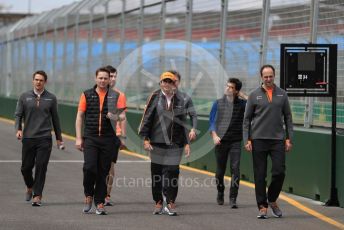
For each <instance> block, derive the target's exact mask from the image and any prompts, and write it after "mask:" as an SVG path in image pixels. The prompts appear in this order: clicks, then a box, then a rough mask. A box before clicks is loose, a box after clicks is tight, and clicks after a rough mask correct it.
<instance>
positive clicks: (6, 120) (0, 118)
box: [0, 117, 14, 124]
mask: <svg viewBox="0 0 344 230" xmlns="http://www.w3.org/2000/svg"><path fill="white" fill-rule="evenodd" d="M0 121H2V122H5V123H7V124H14V120H10V119H7V118H3V117H0Z"/></svg>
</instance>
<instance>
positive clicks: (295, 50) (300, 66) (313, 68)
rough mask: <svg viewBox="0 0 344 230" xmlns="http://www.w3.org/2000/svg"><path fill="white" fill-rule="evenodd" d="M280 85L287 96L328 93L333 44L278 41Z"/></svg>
mask: <svg viewBox="0 0 344 230" xmlns="http://www.w3.org/2000/svg"><path fill="white" fill-rule="evenodd" d="M280 67H281V71H280V75H281V88H282V89H284V90H286V91H287V93H288V95H290V96H324V97H326V96H327V97H329V96H332V95H333V93H334V90H335V89H336V78H337V45H333V44H281V65H280Z"/></svg>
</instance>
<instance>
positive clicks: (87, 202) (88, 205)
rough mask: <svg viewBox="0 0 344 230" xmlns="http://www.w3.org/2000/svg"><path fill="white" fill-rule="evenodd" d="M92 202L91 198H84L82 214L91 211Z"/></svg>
mask: <svg viewBox="0 0 344 230" xmlns="http://www.w3.org/2000/svg"><path fill="white" fill-rule="evenodd" d="M92 201H93V197H91V196H87V197H86V198H85V205H84V209H83V210H82V212H83V213H89V212H90V211H91V209H92Z"/></svg>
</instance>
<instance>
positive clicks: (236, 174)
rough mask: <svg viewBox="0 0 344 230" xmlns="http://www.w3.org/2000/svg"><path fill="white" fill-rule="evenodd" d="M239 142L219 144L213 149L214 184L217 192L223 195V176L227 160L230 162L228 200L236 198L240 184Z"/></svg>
mask: <svg viewBox="0 0 344 230" xmlns="http://www.w3.org/2000/svg"><path fill="white" fill-rule="evenodd" d="M240 143H241V142H240V141H236V142H221V144H220V145H217V146H216V147H215V157H216V164H217V167H216V174H215V178H216V184H217V191H218V192H219V193H223V192H224V190H225V185H224V179H223V178H224V176H225V172H226V168H227V160H228V157H229V161H230V172H231V175H232V179H231V187H230V192H229V197H230V198H236V197H237V196H238V190H239V183H240V155H241V144H240Z"/></svg>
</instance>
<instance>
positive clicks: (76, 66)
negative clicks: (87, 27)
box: [73, 12, 82, 97]
mask: <svg viewBox="0 0 344 230" xmlns="http://www.w3.org/2000/svg"><path fill="white" fill-rule="evenodd" d="M79 18H80V13H79V12H77V13H76V16H75V26H74V38H73V39H74V41H73V43H74V52H73V72H74V74H73V75H74V77H75V79H76V80H75V81H73V84H74V87H73V90H74V92H73V95H74V96H75V97H76V96H77V95H76V94H77V90H78V89H79V88H81V87H82V86H81V85H80V83H81V82H80V80H79Z"/></svg>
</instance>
